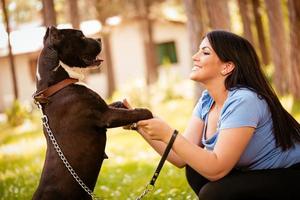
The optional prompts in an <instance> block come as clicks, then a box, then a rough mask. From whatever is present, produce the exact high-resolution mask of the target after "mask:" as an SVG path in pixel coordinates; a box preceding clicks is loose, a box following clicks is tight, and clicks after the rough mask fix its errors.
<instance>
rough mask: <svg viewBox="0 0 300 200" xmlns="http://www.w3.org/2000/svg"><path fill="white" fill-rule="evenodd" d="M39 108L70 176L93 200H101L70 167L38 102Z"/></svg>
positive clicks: (44, 123) (49, 134)
mask: <svg viewBox="0 0 300 200" xmlns="http://www.w3.org/2000/svg"><path fill="white" fill-rule="evenodd" d="M36 104H37V106H38V108H39V109H40V111H41V113H42V121H43V125H44V127H45V128H46V131H47V133H48V136H49V139H50V140H51V142H52V144H53V146H54V149H55V151H56V152H57V154H58V156H59V158H60V159H61V160H62V161H63V163H64V164H65V166H66V168H67V169H68V171H69V172H70V174H71V175H72V176H73V178H74V179H75V180H76V182H77V183H78V184H79V185H80V186H81V188H82V189H83V190H84V191H86V193H88V194H89V195H90V196H91V197H92V199H93V200H100V198H99V197H97V196H96V195H95V194H94V193H93V191H92V190H91V189H90V188H89V187H87V186H86V185H85V184H84V182H83V181H82V180H81V178H80V177H79V176H78V175H77V173H76V172H75V170H74V169H73V167H72V166H71V165H70V163H69V162H68V160H67V158H66V157H65V155H64V153H63V152H62V150H61V148H60V147H59V145H58V143H57V141H56V139H55V137H54V135H53V133H52V131H51V129H50V126H49V121H48V117H47V115H45V114H44V112H43V108H42V105H41V104H40V103H38V102H36Z"/></svg>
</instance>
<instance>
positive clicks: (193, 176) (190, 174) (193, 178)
mask: <svg viewBox="0 0 300 200" xmlns="http://www.w3.org/2000/svg"><path fill="white" fill-rule="evenodd" d="M185 175H186V179H187V181H188V183H189V185H190V186H191V188H192V189H193V190H194V192H195V193H196V194H198V192H199V190H200V189H201V187H202V186H203V185H204V184H206V183H207V182H208V180H207V179H206V178H204V177H203V176H201V175H200V174H199V173H198V172H197V171H195V170H194V169H193V168H191V167H190V166H188V165H187V166H186V167H185Z"/></svg>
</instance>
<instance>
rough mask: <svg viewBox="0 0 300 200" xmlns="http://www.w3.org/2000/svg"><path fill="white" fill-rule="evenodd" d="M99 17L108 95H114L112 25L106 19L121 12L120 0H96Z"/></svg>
mask: <svg viewBox="0 0 300 200" xmlns="http://www.w3.org/2000/svg"><path fill="white" fill-rule="evenodd" d="M95 8H96V14H97V19H98V20H99V21H100V22H101V24H102V30H101V36H102V45H103V47H104V48H103V54H104V63H103V64H104V66H105V69H106V72H107V85H108V96H112V94H113V92H114V91H115V89H116V82H115V76H114V66H113V61H112V58H111V45H110V27H109V26H108V25H107V24H106V20H107V18H109V17H112V16H114V15H116V14H118V13H119V12H120V9H121V6H120V1H119V0H95Z"/></svg>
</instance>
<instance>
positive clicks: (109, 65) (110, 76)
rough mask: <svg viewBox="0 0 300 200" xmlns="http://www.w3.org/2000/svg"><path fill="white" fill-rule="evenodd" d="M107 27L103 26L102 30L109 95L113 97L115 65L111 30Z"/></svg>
mask: <svg viewBox="0 0 300 200" xmlns="http://www.w3.org/2000/svg"><path fill="white" fill-rule="evenodd" d="M107 29H108V28H107V27H103V31H102V44H103V53H104V64H105V66H106V72H107V85H108V96H109V97H111V96H112V95H113V92H114V91H115V89H116V83H115V76H114V67H113V62H112V59H111V48H110V31H109V30H107Z"/></svg>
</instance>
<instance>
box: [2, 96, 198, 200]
mask: <svg viewBox="0 0 300 200" xmlns="http://www.w3.org/2000/svg"><path fill="white" fill-rule="evenodd" d="M192 106H193V103H192V101H188V100H176V101H170V102H167V103H165V104H163V105H159V106H156V108H155V109H153V110H154V113H155V114H158V115H159V116H162V117H163V118H164V119H165V120H166V121H168V122H169V123H170V124H172V126H173V127H176V128H178V129H179V130H181V131H182V130H183V129H184V126H185V124H186V123H187V120H188V116H190V114H191V109H192ZM180 107H184V108H185V109H183V111H182V112H180V115H178V108H180ZM107 136H108V143H107V148H106V153H107V154H108V156H109V159H107V160H105V161H104V163H103V165H102V169H101V172H100V175H99V177H98V182H97V185H96V187H95V193H96V194H97V196H99V197H100V198H101V199H109V200H110V199H112V200H114V199H118V200H119V199H122V200H123V199H125V200H126V199H135V198H136V197H137V196H138V195H140V194H141V193H142V191H143V189H144V187H145V185H146V184H147V183H148V182H149V180H150V179H151V177H152V175H153V173H154V171H155V169H156V167H157V165H158V162H159V159H160V156H159V155H158V154H157V153H156V152H154V150H153V149H152V148H151V147H150V146H149V145H148V144H147V143H146V142H145V141H144V140H143V139H142V137H141V136H140V135H139V134H138V133H136V132H134V131H128V130H123V129H122V128H115V129H110V130H109V131H108V135H107ZM45 151H46V143H45V138H44V136H43V134H42V131H41V123H40V120H39V119H38V118H36V119H35V120H34V122H33V123H29V122H28V123H26V124H25V125H23V126H22V127H18V128H12V127H9V126H8V125H6V124H0V200H16V199H18V200H27V199H31V198H32V195H33V193H34V191H35V189H36V187H37V185H38V182H39V178H40V174H41V170H42V167H43V164H44V157H45ZM145 199H176V200H177V199H184V200H185V199H196V196H195V195H194V194H193V192H192V190H191V189H190V188H189V186H188V184H187V182H186V180H185V175H184V169H178V168H176V167H174V166H172V165H171V164H169V163H166V164H165V165H164V167H163V169H162V171H161V174H160V176H159V177H158V180H157V182H156V188H155V190H154V191H153V192H152V193H150V194H149V196H148V197H147V198H145Z"/></svg>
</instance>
